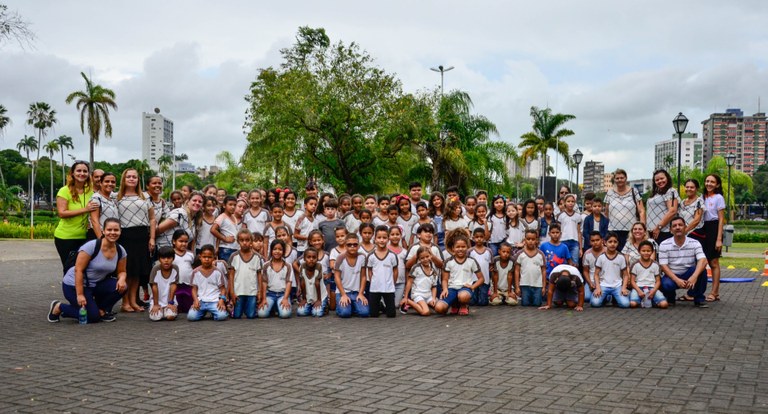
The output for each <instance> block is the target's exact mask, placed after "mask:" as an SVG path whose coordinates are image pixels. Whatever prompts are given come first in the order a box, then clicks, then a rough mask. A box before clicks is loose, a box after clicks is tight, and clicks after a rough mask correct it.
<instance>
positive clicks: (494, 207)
mask: <svg viewBox="0 0 768 414" xmlns="http://www.w3.org/2000/svg"><path fill="white" fill-rule="evenodd" d="M506 203H507V200H506V199H505V198H504V196H503V195H495V196H493V198H492V199H491V212H490V213H489V214H488V223H489V224H490V227H491V236H490V239H489V247H490V248H491V253H493V255H494V256H496V255H497V254H498V253H499V246H500V245H501V242H503V241H504V239H506V238H507V219H506V216H507V214H506V212H505V211H504V206H505V205H506Z"/></svg>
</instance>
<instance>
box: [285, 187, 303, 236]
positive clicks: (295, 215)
mask: <svg viewBox="0 0 768 414" xmlns="http://www.w3.org/2000/svg"><path fill="white" fill-rule="evenodd" d="M282 194H283V222H284V223H285V225H286V226H288V228H289V229H295V228H296V222H297V221H298V220H299V217H301V215H302V214H301V210H299V209H297V208H296V193H294V192H293V190H286V191H283V193H282Z"/></svg>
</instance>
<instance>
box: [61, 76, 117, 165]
mask: <svg viewBox="0 0 768 414" xmlns="http://www.w3.org/2000/svg"><path fill="white" fill-rule="evenodd" d="M80 75H81V76H82V77H83V79H84V80H85V90H84V91H75V92H72V93H71V94H69V96H67V99H66V100H65V102H66V103H67V104H70V103H72V101H74V100H77V104H76V107H77V109H78V110H79V111H80V131H81V132H82V133H83V134H84V133H85V124H86V118H87V119H88V121H87V124H88V135H89V136H90V151H91V153H90V158H89V161H90V165H91V166H93V148H94V146H95V145H96V144H98V143H99V136H100V135H101V127H102V126H103V127H104V136H105V137H111V136H112V121H111V120H110V119H109V108H112V109H114V110H117V104H116V103H115V92H114V91H112V90H111V89H107V88H104V87H102V86H101V85H96V84H94V83H93V82H92V81H91V79H90V78H89V77H88V76H86V75H85V73H83V72H80Z"/></svg>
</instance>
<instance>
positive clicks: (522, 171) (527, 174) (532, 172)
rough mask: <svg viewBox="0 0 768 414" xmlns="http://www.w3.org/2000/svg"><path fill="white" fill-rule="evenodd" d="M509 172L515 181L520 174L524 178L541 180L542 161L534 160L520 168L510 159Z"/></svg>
mask: <svg viewBox="0 0 768 414" xmlns="http://www.w3.org/2000/svg"><path fill="white" fill-rule="evenodd" d="M547 158H549V157H547ZM507 171H509V177H510V178H512V179H514V178H515V176H517V175H518V174H519V175H521V176H522V177H523V178H539V177H541V161H539V159H538V158H534V159H532V160H530V161H528V162H527V163H525V164H524V165H522V166H520V165H517V164H516V163H515V162H514V161H513V160H512V159H508V160H507Z"/></svg>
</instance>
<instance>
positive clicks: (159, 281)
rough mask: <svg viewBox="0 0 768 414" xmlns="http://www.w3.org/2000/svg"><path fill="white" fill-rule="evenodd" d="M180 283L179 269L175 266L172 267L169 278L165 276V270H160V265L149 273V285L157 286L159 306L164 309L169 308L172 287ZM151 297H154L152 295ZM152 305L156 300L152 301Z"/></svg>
mask: <svg viewBox="0 0 768 414" xmlns="http://www.w3.org/2000/svg"><path fill="white" fill-rule="evenodd" d="M178 282H179V268H177V267H176V266H175V265H172V266H171V271H170V274H169V275H168V277H164V276H163V270H162V269H160V265H159V264H158V265H155V266H154V267H153V268H152V270H151V271H150V272H149V283H150V284H152V285H157V304H158V305H159V306H160V307H161V308H164V307H166V306H168V294H169V293H171V285H173V284H176V283H178ZM150 296H154V294H151V295H150ZM150 303H154V298H152V299H150Z"/></svg>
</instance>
